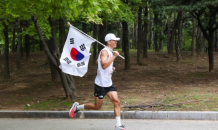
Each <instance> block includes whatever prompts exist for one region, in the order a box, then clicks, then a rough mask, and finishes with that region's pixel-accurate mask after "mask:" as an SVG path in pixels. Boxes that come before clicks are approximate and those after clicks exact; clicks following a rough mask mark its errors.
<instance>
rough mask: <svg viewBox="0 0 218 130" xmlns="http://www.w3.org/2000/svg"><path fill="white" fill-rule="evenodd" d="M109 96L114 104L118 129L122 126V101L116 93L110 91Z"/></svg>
mask: <svg viewBox="0 0 218 130" xmlns="http://www.w3.org/2000/svg"><path fill="white" fill-rule="evenodd" d="M107 96H108V97H109V98H110V100H111V102H112V103H113V104H114V114H115V117H116V127H119V126H121V120H120V115H121V113H120V100H119V98H118V95H117V92H116V91H110V92H108V93H107Z"/></svg>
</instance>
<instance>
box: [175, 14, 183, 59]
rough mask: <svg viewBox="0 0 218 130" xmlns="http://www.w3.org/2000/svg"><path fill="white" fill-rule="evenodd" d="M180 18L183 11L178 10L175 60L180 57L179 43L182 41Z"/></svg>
mask: <svg viewBox="0 0 218 130" xmlns="http://www.w3.org/2000/svg"><path fill="white" fill-rule="evenodd" d="M182 19H183V11H180V12H179V13H178V22H179V28H178V42H177V44H176V57H177V61H179V60H180V59H181V53H180V51H181V48H180V47H181V43H182Z"/></svg>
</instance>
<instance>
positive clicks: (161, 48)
mask: <svg viewBox="0 0 218 130" xmlns="http://www.w3.org/2000/svg"><path fill="white" fill-rule="evenodd" d="M158 23H159V26H160V27H162V26H163V23H162V19H161V15H160V18H159V19H158ZM163 31H164V27H162V31H160V32H159V36H158V37H159V38H158V39H159V48H158V49H159V50H163V39H162V38H161V36H162V34H163Z"/></svg>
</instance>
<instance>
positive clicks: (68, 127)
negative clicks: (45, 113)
mask: <svg viewBox="0 0 218 130" xmlns="http://www.w3.org/2000/svg"><path fill="white" fill-rule="evenodd" d="M122 124H125V125H126V127H127V129H128V130H218V122H217V121H202V120H201V121H196V120H131V119H128V120H122ZM114 125H115V119H7V118H1V119H0V130H113V129H114Z"/></svg>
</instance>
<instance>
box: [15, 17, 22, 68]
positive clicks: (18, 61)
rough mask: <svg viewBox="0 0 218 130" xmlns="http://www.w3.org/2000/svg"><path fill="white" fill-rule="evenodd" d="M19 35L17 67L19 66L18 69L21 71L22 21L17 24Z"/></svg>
mask: <svg viewBox="0 0 218 130" xmlns="http://www.w3.org/2000/svg"><path fill="white" fill-rule="evenodd" d="M17 26H18V27H17V33H18V43H17V59H16V65H17V69H18V70H19V69H20V68H21V64H20V57H21V54H20V50H21V44H22V41H21V35H20V33H21V28H20V20H18V22H17Z"/></svg>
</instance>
